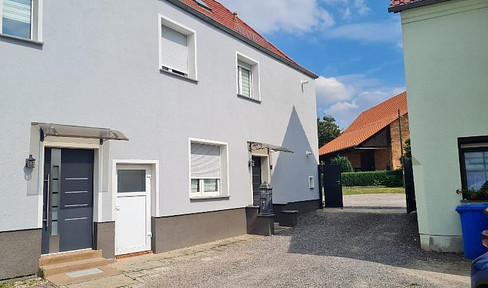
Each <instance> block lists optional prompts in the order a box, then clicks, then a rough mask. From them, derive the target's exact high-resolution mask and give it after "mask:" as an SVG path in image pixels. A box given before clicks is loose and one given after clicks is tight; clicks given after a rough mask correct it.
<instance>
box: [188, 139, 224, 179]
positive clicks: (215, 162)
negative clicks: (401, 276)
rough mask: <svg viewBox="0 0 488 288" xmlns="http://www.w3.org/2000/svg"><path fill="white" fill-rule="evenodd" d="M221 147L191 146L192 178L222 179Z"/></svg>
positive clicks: (194, 144)
mask: <svg viewBox="0 0 488 288" xmlns="http://www.w3.org/2000/svg"><path fill="white" fill-rule="evenodd" d="M221 166H222V165H221V157H220V146H214V145H206V144H200V143H192V144H191V177H192V178H200V179H201V178H220V176H221V173H220V170H221Z"/></svg>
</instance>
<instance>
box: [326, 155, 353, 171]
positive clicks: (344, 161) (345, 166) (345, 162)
mask: <svg viewBox="0 0 488 288" xmlns="http://www.w3.org/2000/svg"><path fill="white" fill-rule="evenodd" d="M330 164H338V165H341V172H352V171H354V168H352V164H351V161H349V159H348V158H347V157H345V156H339V155H338V156H336V157H334V158H332V159H330Z"/></svg>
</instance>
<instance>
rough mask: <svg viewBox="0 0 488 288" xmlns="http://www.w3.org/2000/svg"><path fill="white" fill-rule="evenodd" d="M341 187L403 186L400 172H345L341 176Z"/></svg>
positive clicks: (399, 170)
mask: <svg viewBox="0 0 488 288" xmlns="http://www.w3.org/2000/svg"><path fill="white" fill-rule="evenodd" d="M341 177H342V186H380V185H381V186H386V187H401V186H403V176H402V170H401V169H398V170H395V171H369V172H345V173H342V174H341Z"/></svg>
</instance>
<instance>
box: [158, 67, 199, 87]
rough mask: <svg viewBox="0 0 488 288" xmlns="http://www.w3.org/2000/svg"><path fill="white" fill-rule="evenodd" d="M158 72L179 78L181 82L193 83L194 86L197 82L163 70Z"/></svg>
mask: <svg viewBox="0 0 488 288" xmlns="http://www.w3.org/2000/svg"><path fill="white" fill-rule="evenodd" d="M159 72H161V74H166V75H170V76H173V77H175V78H179V79H182V80H186V81H188V82H191V83H194V84H198V82H199V81H198V80H197V79H193V78H189V77H187V76H183V75H180V74H177V73H174V72H171V71H166V70H164V69H159Z"/></svg>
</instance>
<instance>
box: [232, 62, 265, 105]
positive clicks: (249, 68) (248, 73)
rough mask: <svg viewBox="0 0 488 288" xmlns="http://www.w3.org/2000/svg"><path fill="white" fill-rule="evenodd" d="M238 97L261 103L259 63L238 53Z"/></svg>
mask: <svg viewBox="0 0 488 288" xmlns="http://www.w3.org/2000/svg"><path fill="white" fill-rule="evenodd" d="M237 95H239V96H243V97H246V98H250V99H253V100H257V101H260V100H261V97H260V95H259V63H258V62H257V61H255V60H252V59H251V58H249V57H246V56H244V55H242V54H240V53H237Z"/></svg>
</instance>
